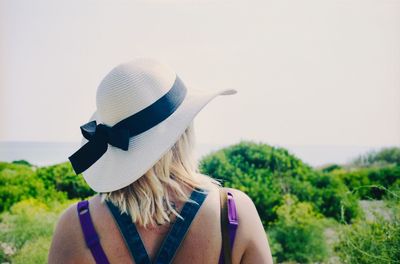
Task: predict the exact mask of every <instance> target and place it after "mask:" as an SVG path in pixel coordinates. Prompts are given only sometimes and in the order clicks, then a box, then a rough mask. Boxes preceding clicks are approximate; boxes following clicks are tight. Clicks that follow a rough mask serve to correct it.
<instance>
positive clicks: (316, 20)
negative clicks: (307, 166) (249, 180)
mask: <svg viewBox="0 0 400 264" xmlns="http://www.w3.org/2000/svg"><path fill="white" fill-rule="evenodd" d="M136 57H151V58H155V59H158V60H160V61H163V62H165V63H167V64H169V65H170V66H171V67H172V68H173V69H175V71H176V72H177V73H178V75H179V76H180V77H181V78H182V79H183V80H184V82H185V83H186V84H187V85H189V86H190V87H195V88H197V89H204V90H214V89H222V88H229V89H236V90H237V91H238V93H237V94H236V95H233V96H225V97H218V98H216V99H215V100H214V101H213V102H211V103H210V104H209V105H208V106H207V107H206V108H205V109H203V111H202V112H201V113H200V114H199V115H198V116H197V117H196V119H195V127H196V135H197V141H198V142H200V143H202V144H211V145H212V144H231V143H236V142H238V141H239V140H254V141H258V142H265V143H269V144H274V145H296V146H305V145H307V146H309V145H331V146H370V147H380V146H390V145H400V1H396V0H373V1H372V0H329V1H328V0H301V1H299V0H276V1H268V0H263V1H255V0H246V1H244V0H240V1H239V0H229V1H225V0H215V1H214V0H164V1H162V0H146V1H144V0H143V1H101V0H96V1H94V0H85V1H84V0H68V1H54V0H36V1H28V0H26V1H22V0H0V141H57V142H59V141H68V142H77V141H80V138H81V135H80V130H79V126H80V125H82V124H84V123H86V122H87V120H88V119H89V118H90V116H91V115H92V113H93V112H94V111H95V95H96V89H97V86H98V84H99V83H100V81H101V80H102V78H103V77H104V76H105V75H106V74H107V73H108V72H109V71H110V70H111V69H112V68H113V67H115V66H117V65H118V64H120V63H122V62H126V61H129V60H131V59H134V58H136Z"/></svg>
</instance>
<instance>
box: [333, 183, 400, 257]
mask: <svg viewBox="0 0 400 264" xmlns="http://www.w3.org/2000/svg"><path fill="white" fill-rule="evenodd" d="M381 189H383V190H385V191H387V192H388V194H387V197H389V200H387V201H385V203H386V204H387V208H381V209H380V210H379V211H377V212H376V213H375V217H374V219H373V220H369V221H362V220H359V221H357V222H356V223H354V224H352V225H344V226H343V228H342V230H341V231H340V234H339V241H338V243H337V245H336V248H335V250H336V252H337V254H338V255H339V257H340V258H341V260H342V261H343V262H345V263H371V264H372V263H399V262H400V261H399V260H400V191H398V190H397V191H393V192H392V191H390V190H387V189H386V188H381ZM388 210H389V211H388Z"/></svg>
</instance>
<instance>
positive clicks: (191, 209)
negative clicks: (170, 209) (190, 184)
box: [153, 190, 207, 264]
mask: <svg viewBox="0 0 400 264" xmlns="http://www.w3.org/2000/svg"><path fill="white" fill-rule="evenodd" d="M206 197H207V193H206V192H205V191H203V190H193V191H192V194H191V195H190V200H191V201H190V200H189V201H188V202H186V203H185V205H184V206H183V208H182V210H181V212H180V215H181V216H182V218H183V219H182V218H180V217H177V218H176V222H175V223H174V224H173V225H172V228H171V229H170V231H169V233H168V235H167V237H166V238H165V239H164V241H163V243H162V245H161V248H160V249H159V251H158V254H157V256H156V258H155V261H154V262H153V263H156V264H165V263H171V262H172V260H173V259H174V257H175V255H176V252H177V250H178V248H179V246H180V245H181V243H182V241H183V240H184V238H185V236H186V234H187V231H188V230H189V227H190V225H191V223H192V221H193V219H194V217H195V216H196V214H197V212H198V211H199V209H200V207H201V205H202V204H203V202H204V200H205V198H206Z"/></svg>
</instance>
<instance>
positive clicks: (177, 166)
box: [101, 123, 218, 228]
mask: <svg viewBox="0 0 400 264" xmlns="http://www.w3.org/2000/svg"><path fill="white" fill-rule="evenodd" d="M194 146H195V136H194V128H193V123H191V124H190V125H189V126H188V128H187V129H186V130H185V132H184V133H183V134H182V135H181V137H180V138H179V140H178V141H177V142H176V143H175V144H174V146H173V147H172V148H171V149H170V150H169V151H167V152H166V153H165V154H164V155H163V156H162V158H161V159H160V160H159V161H158V162H157V163H156V164H155V165H154V166H153V167H152V168H151V169H149V170H148V171H147V172H146V173H145V174H144V175H143V176H142V177H140V178H139V179H138V180H136V181H135V182H133V183H132V184H130V185H128V186H126V187H124V188H122V189H120V190H117V191H112V192H108V193H102V194H101V200H102V202H104V201H105V200H109V201H111V202H112V203H113V204H114V205H116V206H117V207H118V208H119V209H120V210H121V211H122V212H126V213H129V214H130V215H131V217H132V221H133V222H134V223H136V224H138V225H140V226H144V227H145V228H147V227H149V226H155V225H163V224H166V223H169V222H171V217H170V216H171V213H172V214H174V215H175V216H177V217H180V215H179V213H178V212H177V210H176V208H174V206H173V204H174V203H173V202H172V200H171V198H173V199H174V200H175V201H181V202H186V201H188V200H189V195H190V193H188V192H187V191H186V190H188V189H189V190H194V189H195V188H201V189H203V190H208V189H209V187H210V186H211V185H212V184H218V182H217V181H215V180H213V179H212V178H210V177H208V176H206V175H203V174H201V173H199V171H198V163H197V161H196V159H195V158H194V153H193V151H194ZM185 187H186V188H185Z"/></svg>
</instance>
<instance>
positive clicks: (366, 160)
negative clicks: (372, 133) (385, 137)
mask: <svg viewBox="0 0 400 264" xmlns="http://www.w3.org/2000/svg"><path fill="white" fill-rule="evenodd" d="M352 164H353V165H355V166H372V165H379V164H384V165H385V164H395V165H400V147H390V148H383V149H381V150H379V151H371V152H368V153H367V154H364V155H360V156H359V157H357V158H356V159H355V160H354V161H353V162H352Z"/></svg>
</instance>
